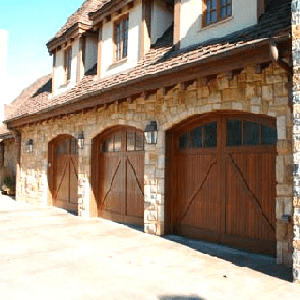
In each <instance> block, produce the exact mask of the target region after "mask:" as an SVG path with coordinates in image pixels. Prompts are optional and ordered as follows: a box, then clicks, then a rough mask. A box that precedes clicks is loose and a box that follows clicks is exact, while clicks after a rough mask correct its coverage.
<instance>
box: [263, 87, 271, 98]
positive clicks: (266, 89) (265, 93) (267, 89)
mask: <svg viewBox="0 0 300 300" xmlns="http://www.w3.org/2000/svg"><path fill="white" fill-rule="evenodd" d="M262 99H264V100H269V101H271V100H273V89H272V86H270V85H267V86H263V87H262Z"/></svg>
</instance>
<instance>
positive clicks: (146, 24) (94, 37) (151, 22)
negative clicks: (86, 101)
mask: <svg viewBox="0 0 300 300" xmlns="http://www.w3.org/2000/svg"><path fill="white" fill-rule="evenodd" d="M173 13H174V12H173V4H172V0H128V1H119V0H111V1H109V2H105V4H104V3H100V2H99V1H96V0H87V1H85V2H84V3H83V5H82V7H81V8H80V9H79V10H77V11H76V12H75V13H74V14H73V15H72V16H71V17H69V19H68V21H67V23H66V24H65V25H64V26H63V27H62V28H61V29H60V30H59V31H58V33H57V34H56V36H55V37H54V38H53V39H51V40H50V41H49V42H48V44H47V47H48V50H49V52H50V53H51V54H52V55H53V92H52V95H53V96H56V95H58V94H60V93H62V92H65V91H67V90H69V89H70V88H72V87H74V86H75V85H76V83H77V82H79V81H80V80H81V79H82V77H83V76H84V74H85V72H86V71H87V70H89V69H91V68H93V67H94V66H95V65H96V64H97V75H98V78H99V79H102V78H105V77H106V76H109V75H114V74H117V73H120V72H123V71H126V70H129V69H131V68H134V67H135V66H136V65H137V64H138V62H139V61H140V60H141V59H142V58H143V57H144V54H145V53H147V52H148V51H149V49H150V47H151V44H154V43H155V42H156V41H157V39H158V38H160V37H161V36H162V35H163V33H164V32H165V30H166V29H167V28H168V27H170V25H171V24H172V23H173Z"/></svg>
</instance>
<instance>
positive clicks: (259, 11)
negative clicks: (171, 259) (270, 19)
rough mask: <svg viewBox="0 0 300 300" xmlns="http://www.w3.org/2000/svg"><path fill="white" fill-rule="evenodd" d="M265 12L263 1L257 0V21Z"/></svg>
mask: <svg viewBox="0 0 300 300" xmlns="http://www.w3.org/2000/svg"><path fill="white" fill-rule="evenodd" d="M264 12H265V0H257V21H258V20H259V18H260V17H261V15H262V14H263V13H264Z"/></svg>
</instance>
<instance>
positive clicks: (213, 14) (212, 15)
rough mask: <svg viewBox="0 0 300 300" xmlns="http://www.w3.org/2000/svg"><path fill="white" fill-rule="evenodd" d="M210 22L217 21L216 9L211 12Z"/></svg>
mask: <svg viewBox="0 0 300 300" xmlns="http://www.w3.org/2000/svg"><path fill="white" fill-rule="evenodd" d="M211 22H212V23H217V12H216V11H212V12H211Z"/></svg>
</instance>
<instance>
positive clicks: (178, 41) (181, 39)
mask: <svg viewBox="0 0 300 300" xmlns="http://www.w3.org/2000/svg"><path fill="white" fill-rule="evenodd" d="M268 2H269V0H247V1H244V0H175V5H174V7H175V9H174V44H175V45H177V47H180V48H181V49H182V48H186V47H188V46H191V45H195V44H199V43H203V42H205V41H208V40H211V39H215V38H221V37H223V36H226V35H228V34H230V33H233V32H235V31H239V30H242V29H244V28H247V27H250V26H253V25H256V24H257V22H258V20H259V18H260V16H261V15H262V14H263V12H264V11H265V8H266V6H267V4H268Z"/></svg>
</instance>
